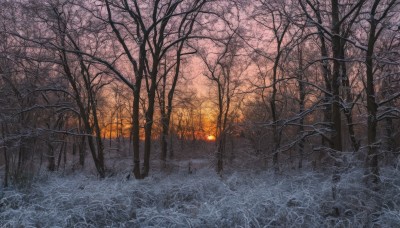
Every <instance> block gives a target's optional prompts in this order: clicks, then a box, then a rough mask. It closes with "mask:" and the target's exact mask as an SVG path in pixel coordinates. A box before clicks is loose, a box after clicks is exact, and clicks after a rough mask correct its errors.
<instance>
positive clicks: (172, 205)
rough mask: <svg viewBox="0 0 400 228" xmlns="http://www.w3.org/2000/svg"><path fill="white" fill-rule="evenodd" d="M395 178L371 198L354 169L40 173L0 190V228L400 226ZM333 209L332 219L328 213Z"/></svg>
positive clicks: (394, 174)
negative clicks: (336, 175)
mask: <svg viewBox="0 0 400 228" xmlns="http://www.w3.org/2000/svg"><path fill="white" fill-rule="evenodd" d="M399 174H400V172H399V170H397V169H394V168H387V169H383V170H382V183H381V187H380V189H379V190H378V192H375V191H371V190H369V189H368V188H365V187H364V185H363V183H362V179H363V172H362V170H361V169H352V170H348V171H346V173H343V174H342V178H341V180H340V182H339V184H338V197H337V199H336V200H334V199H332V189H331V187H332V186H331V176H330V175H327V174H323V173H316V172H293V173H286V174H285V175H275V174H274V173H272V172H268V171H264V172H258V173H254V172H251V171H246V172H245V171H243V172H236V173H230V174H225V175H224V176H223V177H220V176H217V175H216V174H214V173H213V172H212V171H209V170H206V169H203V170H198V171H197V172H196V173H195V174H192V175H188V174H186V173H183V172H180V173H175V174H171V175H165V174H161V173H159V174H154V175H153V176H152V177H149V178H147V179H145V180H141V181H137V180H126V178H125V175H122V174H118V175H115V176H112V177H109V178H106V179H105V180H98V179H97V178H96V177H95V176H90V175H89V176H87V175H83V174H73V175H67V176H61V174H60V175H59V176H57V175H54V174H52V175H49V174H41V178H40V180H37V181H36V182H34V183H33V184H32V186H30V188H29V189H23V190H15V189H3V190H2V191H1V192H0V221H1V227H139V226H140V227H374V226H377V227H400V178H399V176H400V175H399ZM334 209H336V210H338V212H339V214H336V213H335V210H334Z"/></svg>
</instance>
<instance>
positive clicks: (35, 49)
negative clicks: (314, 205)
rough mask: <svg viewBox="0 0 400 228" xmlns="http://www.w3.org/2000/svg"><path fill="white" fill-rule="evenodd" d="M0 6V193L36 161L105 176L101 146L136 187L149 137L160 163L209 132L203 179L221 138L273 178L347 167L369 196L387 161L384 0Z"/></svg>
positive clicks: (393, 38)
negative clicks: (89, 165) (112, 146)
mask: <svg viewBox="0 0 400 228" xmlns="http://www.w3.org/2000/svg"><path fill="white" fill-rule="evenodd" d="M0 7H1V9H2V11H1V15H0V18H1V20H0V26H1V27H0V40H1V43H0V76H1V77H0V86H1V89H0V93H1V96H0V122H1V144H0V145H1V150H2V154H3V160H4V167H5V168H4V170H5V175H4V185H5V186H7V185H9V182H10V180H11V181H18V180H20V179H24V178H29V174H31V173H32V170H33V169H34V167H35V166H37V165H38V164H37V163H38V161H40V165H41V164H42V162H45V163H46V164H47V168H48V170H50V171H54V170H56V169H57V168H59V167H60V165H62V164H65V163H66V160H67V159H68V156H67V154H68V153H70V154H76V155H77V157H78V161H77V163H78V164H79V166H84V164H85V151H86V150H88V151H89V152H90V154H91V157H92V160H93V162H94V164H95V167H96V171H97V173H98V175H99V176H100V177H101V178H104V177H105V176H106V175H107V167H106V165H105V164H106V161H105V143H106V141H105V139H110V140H111V139H114V138H129V140H130V145H131V147H130V150H132V154H133V156H132V163H133V170H132V172H133V175H134V177H135V178H137V179H142V178H145V177H147V176H148V175H149V171H150V160H151V156H150V155H151V151H152V144H153V142H154V141H155V138H158V139H159V140H160V145H161V147H160V156H161V157H160V159H161V161H162V164H163V165H162V166H164V167H165V166H167V163H168V162H167V161H168V159H169V157H170V156H168V154H172V153H173V149H172V147H171V145H170V144H171V143H172V141H171V139H172V137H173V136H174V137H175V136H176V137H179V138H181V139H191V140H196V139H200V138H203V139H204V137H205V136H206V135H208V134H210V135H214V136H215V137H216V145H217V148H216V153H215V161H216V164H215V168H216V171H217V172H218V173H221V172H222V171H223V170H224V160H225V158H226V153H227V151H226V143H227V141H228V139H229V138H234V137H236V138H243V139H244V140H247V142H248V143H249V145H250V146H251V147H252V152H251V153H253V154H254V155H255V156H257V157H259V158H261V160H262V161H263V163H264V165H266V166H267V165H268V163H271V164H272V166H273V167H274V169H275V171H276V172H281V171H282V170H284V169H286V168H288V167H291V168H299V169H301V168H302V167H303V166H305V165H307V164H311V165H312V166H313V167H314V168H327V167H330V168H332V172H333V183H334V184H335V183H336V182H338V181H339V180H340V173H341V172H342V171H343V170H344V169H345V168H346V167H349V166H350V165H354V164H355V165H358V166H360V167H364V168H365V170H366V175H365V181H366V183H367V185H368V186H371V187H376V186H378V185H379V166H380V165H382V164H383V163H382V162H383V161H385V162H386V163H391V162H392V163H394V162H396V160H398V158H399V156H398V155H399V143H398V142H397V141H398V140H397V139H398V138H399V136H398V134H399V131H398V129H399V99H398V98H399V96H400V93H399V91H400V90H399V89H400V74H399V73H400V71H399V70H400V64H399V59H400V32H399V31H400V24H399V20H400V8H399V7H400V2H399V1H398V0H358V1H350V0H340V1H339V0H331V1H314V0H285V1H278V0H259V1H258V0H254V1H241V0H236V1H227V0H189V1H179V0H153V1H125V0H123V1H116V0H104V1H103V0H101V1H100V0H99V1H96V0H93V1H92V0H90V1H77V0H41V1H30V0H18V1H10V0H1V1H0ZM198 78H202V79H201V80H203V81H205V84H206V86H203V87H201V86H200V87H199V86H196V83H197V81H200V80H198ZM195 90H199V91H200V90H202V93H196V91H195ZM200 94H202V95H200ZM141 144H142V145H141ZM349 158H351V159H356V160H357V161H353V160H352V161H349ZM63 161H64V162H63ZM350 163H352V164H350ZM294 164H296V165H294ZM333 194H335V188H333Z"/></svg>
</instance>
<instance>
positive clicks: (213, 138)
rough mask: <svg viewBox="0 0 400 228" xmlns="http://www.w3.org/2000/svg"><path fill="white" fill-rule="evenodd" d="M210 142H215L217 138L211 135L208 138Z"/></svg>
mask: <svg viewBox="0 0 400 228" xmlns="http://www.w3.org/2000/svg"><path fill="white" fill-rule="evenodd" d="M207 140H208V141H215V136H214V135H209V136H207Z"/></svg>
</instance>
